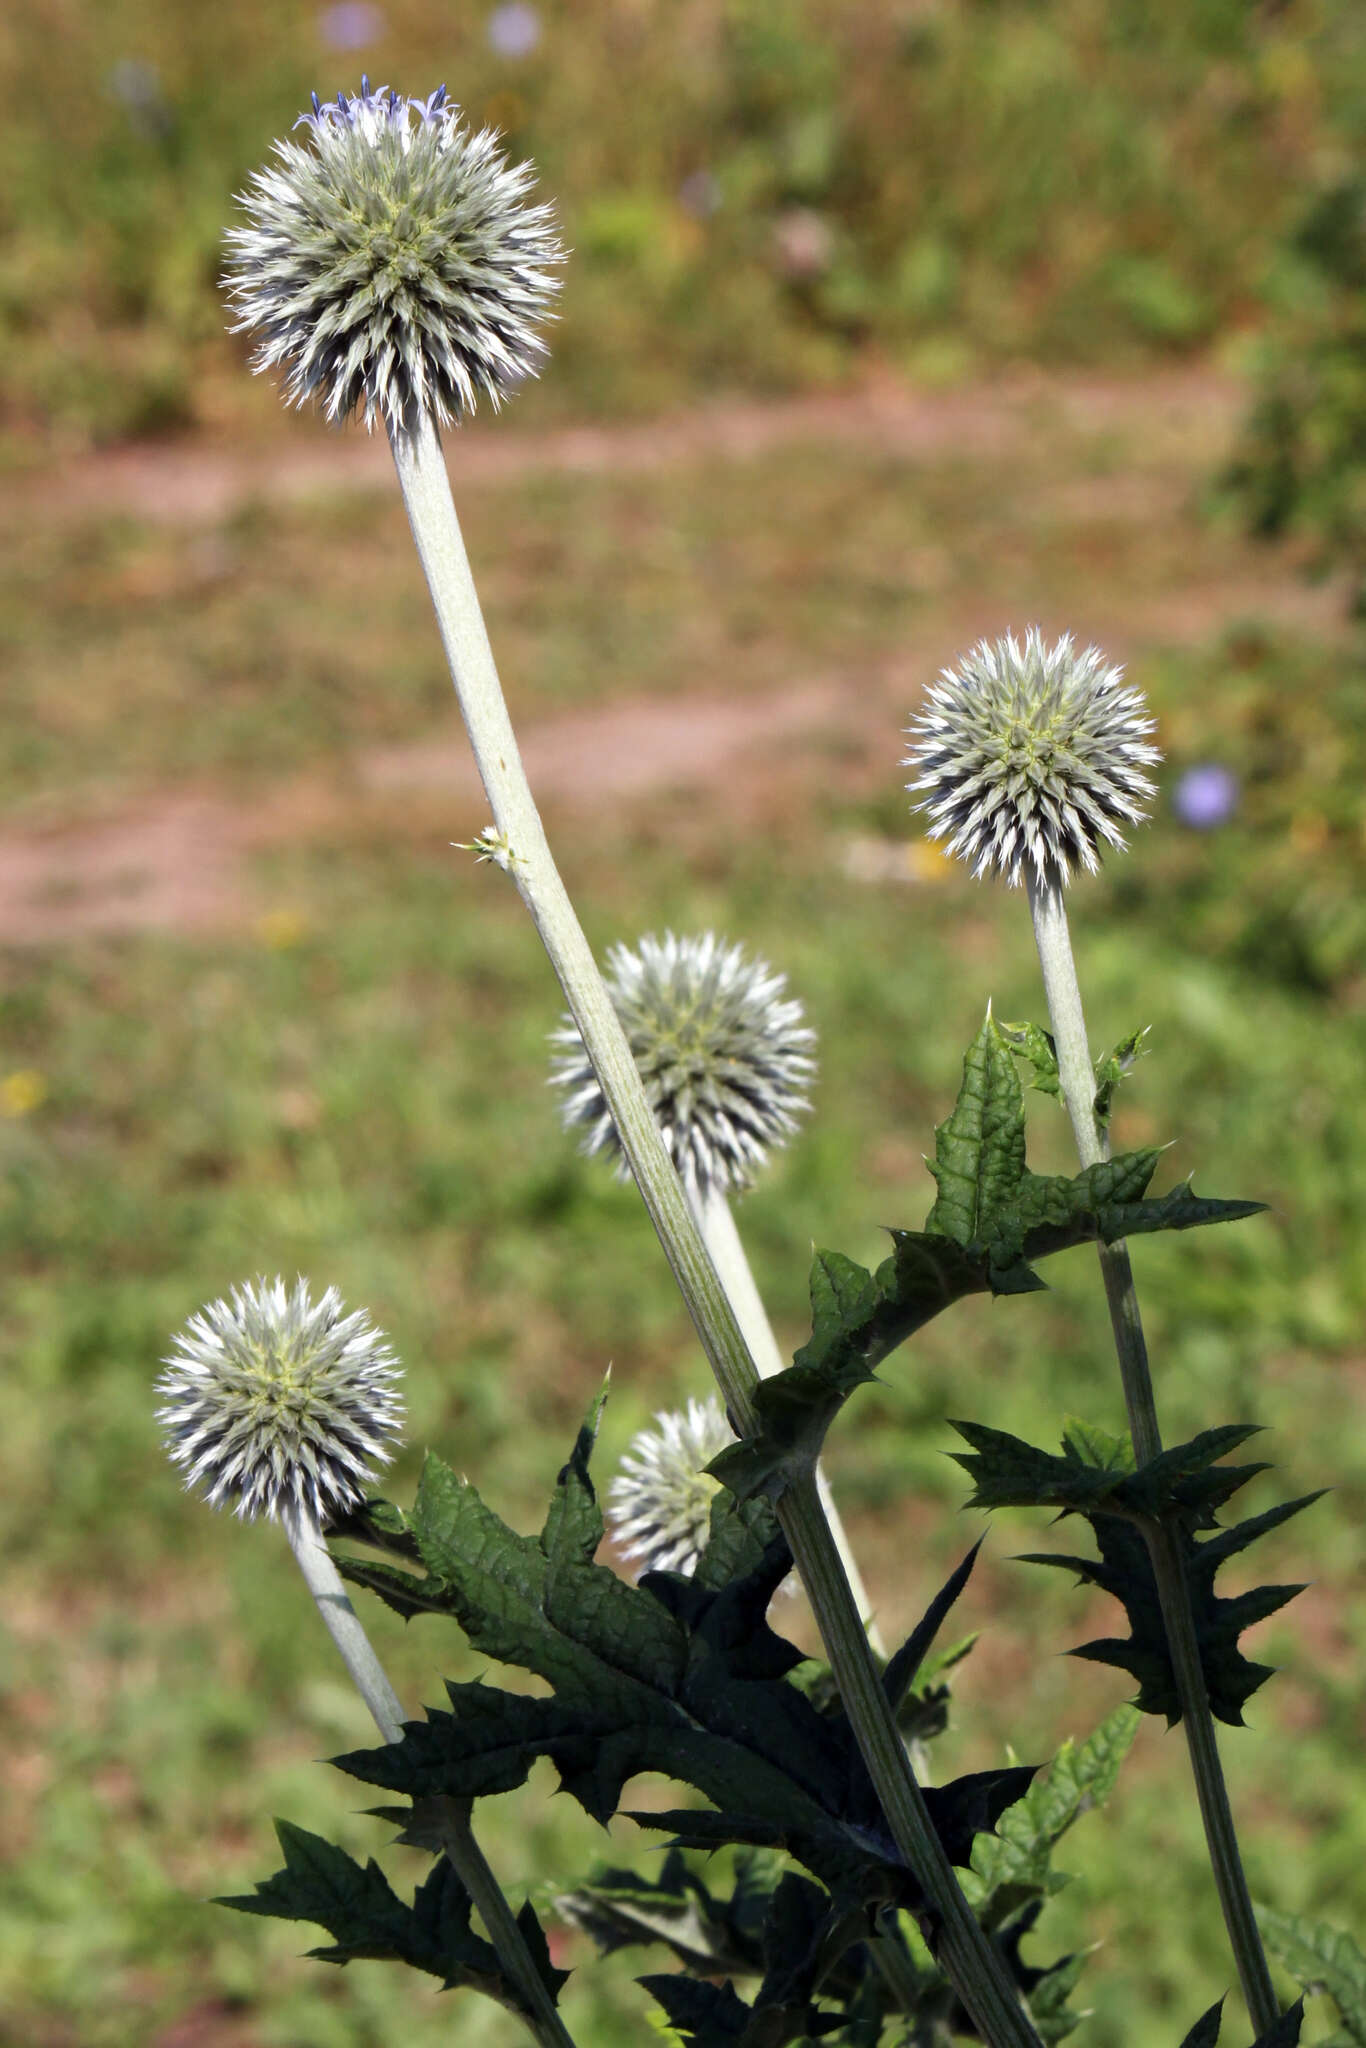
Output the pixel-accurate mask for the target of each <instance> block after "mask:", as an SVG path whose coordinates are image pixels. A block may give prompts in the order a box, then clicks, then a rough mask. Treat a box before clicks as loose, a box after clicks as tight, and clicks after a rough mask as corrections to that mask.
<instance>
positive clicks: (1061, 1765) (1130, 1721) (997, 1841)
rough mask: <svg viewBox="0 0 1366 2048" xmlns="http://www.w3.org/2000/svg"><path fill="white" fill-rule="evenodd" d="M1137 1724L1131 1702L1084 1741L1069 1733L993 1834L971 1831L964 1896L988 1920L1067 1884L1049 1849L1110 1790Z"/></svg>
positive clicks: (998, 1920) (999, 1920)
mask: <svg viewBox="0 0 1366 2048" xmlns="http://www.w3.org/2000/svg"><path fill="white" fill-rule="evenodd" d="M1138 1723H1139V1715H1138V1710H1137V1709H1136V1708H1135V1707H1131V1706H1123V1707H1117V1708H1116V1710H1115V1711H1114V1713H1112V1714H1110V1715H1108V1716H1107V1718H1106V1719H1105V1720H1104V1721H1102V1722H1101V1724H1100V1726H1099V1728H1097V1729H1096V1730H1095V1731H1094V1733H1092V1734H1091V1735H1089V1736H1088V1737H1087V1739H1086V1741H1085V1742H1083V1743H1081V1744H1077V1743H1075V1742H1074V1741H1072V1740H1071V1738H1070V1737H1069V1739H1068V1740H1067V1741H1066V1742H1064V1743H1063V1745H1062V1747H1061V1749H1060V1750H1059V1751H1058V1753H1057V1755H1056V1756H1055V1757H1054V1758H1053V1761H1052V1762H1051V1763H1050V1764H1049V1765H1048V1766H1047V1768H1046V1769H1045V1770H1043V1771H1041V1772H1040V1773H1039V1775H1038V1776H1037V1777H1036V1779H1035V1780H1034V1782H1033V1784H1032V1785H1031V1786H1030V1788H1029V1790H1028V1791H1027V1792H1026V1793H1025V1795H1024V1797H1023V1799H1021V1800H1020V1801H1019V1802H1018V1804H1017V1805H1015V1806H1012V1807H1011V1808H1010V1809H1009V1810H1008V1811H1007V1812H1006V1813H1004V1814H1002V1816H1001V1819H1000V1821H999V1823H998V1824H997V1828H996V1832H995V1833H994V1834H993V1835H979V1836H978V1837H977V1840H976V1841H975V1842H974V1843H973V1847H972V1877H971V1879H970V1880H969V1881H968V1896H969V1898H970V1900H971V1901H972V1904H973V1906H974V1908H975V1910H976V1911H977V1913H978V1915H979V1917H980V1918H982V1919H983V1921H984V1923H985V1924H986V1925H988V1926H992V1927H996V1926H1001V1925H1003V1924H1004V1923H1005V1922H1006V1921H1007V1920H1008V1919H1009V1918H1010V1917H1011V1916H1012V1915H1013V1914H1014V1913H1016V1912H1018V1911H1019V1909H1020V1908H1021V1906H1023V1905H1025V1904H1027V1903H1028V1902H1029V1901H1030V1899H1032V1898H1045V1897H1047V1896H1049V1895H1050V1894H1051V1893H1053V1892H1055V1891H1059V1890H1061V1888H1062V1886H1063V1885H1064V1884H1066V1883H1067V1881H1068V1880H1067V1878H1066V1877H1065V1876H1064V1875H1063V1874H1062V1873H1060V1872H1058V1871H1055V1870H1054V1869H1053V1868H1052V1855H1053V1851H1054V1849H1055V1848H1056V1846H1057V1844H1058V1843H1059V1841H1061V1839H1062V1837H1063V1835H1064V1834H1066V1832H1067V1830H1068V1829H1069V1828H1070V1827H1071V1826H1072V1824H1073V1822H1074V1821H1075V1820H1076V1819H1077V1818H1078V1817H1079V1816H1080V1815H1081V1814H1083V1813H1088V1812H1090V1811H1091V1809H1092V1808H1093V1807H1097V1806H1101V1805H1103V1804H1104V1802H1105V1800H1106V1799H1107V1798H1108V1797H1109V1795H1110V1793H1111V1792H1112V1791H1113V1790H1114V1786H1115V1781H1116V1779H1117V1778H1118V1776H1119V1769H1120V1765H1121V1764H1122V1763H1123V1761H1124V1759H1125V1757H1126V1756H1127V1755H1128V1752H1129V1748H1130V1745H1131V1744H1132V1742H1133V1739H1134V1736H1135V1734H1136V1733H1137V1730H1138Z"/></svg>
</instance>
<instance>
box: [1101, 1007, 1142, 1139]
mask: <svg viewBox="0 0 1366 2048" xmlns="http://www.w3.org/2000/svg"><path fill="white" fill-rule="evenodd" d="M1147 1035H1148V1026H1147V1025H1146V1024H1145V1025H1144V1026H1143V1028H1142V1030H1141V1031H1131V1032H1130V1033H1129V1036H1128V1037H1127V1038H1121V1040H1120V1042H1119V1044H1118V1045H1117V1046H1116V1047H1115V1049H1114V1051H1113V1052H1107V1053H1106V1054H1105V1055H1104V1057H1103V1058H1101V1059H1098V1060H1097V1061H1096V1099H1095V1112H1096V1116H1097V1117H1098V1118H1099V1120H1100V1122H1101V1123H1103V1124H1105V1123H1108V1122H1109V1121H1110V1111H1111V1109H1112V1107H1113V1106H1114V1099H1115V1090H1116V1088H1118V1086H1119V1084H1120V1082H1121V1081H1122V1080H1124V1079H1125V1077H1126V1075H1128V1074H1130V1073H1131V1072H1132V1071H1133V1068H1134V1064H1135V1062H1136V1061H1137V1060H1138V1059H1140V1058H1141V1056H1142V1054H1143V1053H1144V1052H1145V1051H1146V1049H1147V1048H1146V1047H1145V1046H1144V1043H1143V1041H1144V1039H1145V1038H1146V1037H1147Z"/></svg>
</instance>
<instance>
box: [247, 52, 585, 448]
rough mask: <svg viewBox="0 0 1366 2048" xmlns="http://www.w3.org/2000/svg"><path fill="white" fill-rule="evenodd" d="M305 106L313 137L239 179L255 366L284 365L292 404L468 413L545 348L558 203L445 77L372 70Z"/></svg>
mask: <svg viewBox="0 0 1366 2048" xmlns="http://www.w3.org/2000/svg"><path fill="white" fill-rule="evenodd" d="M299 123H303V124H306V125H307V127H308V128H309V129H310V130H311V131H312V147H311V148H308V147H304V146H301V145H300V144H299V143H296V142H277V143H276V145H275V152H276V158H277V161H276V162H274V163H272V164H268V165H266V166H265V167H264V168H263V169H261V170H259V171H256V172H254V173H253V174H252V176H251V178H250V179H249V180H248V183H247V188H246V190H245V191H244V192H241V193H239V194H238V203H239V205H241V206H242V207H243V208H244V209H245V211H246V213H247V215H248V216H249V222H250V224H249V225H248V226H246V227H237V228H230V229H229V230H228V232H227V236H226V240H227V243H228V250H229V254H228V265H227V273H226V276H225V278H224V283H225V286H226V288H227V291H228V296H229V299H230V301H231V304H232V307H233V311H234V312H235V313H236V315H237V319H236V322H235V325H234V328H233V332H234V333H238V332H241V331H243V330H246V331H249V332H251V333H254V334H255V335H256V336H257V337H258V338H257V343H256V349H255V352H254V355H253V357H252V366H253V368H254V369H256V370H271V369H276V368H279V369H282V370H283V371H284V372H285V377H284V396H285V398H286V400H287V402H288V403H289V404H291V405H302V404H304V403H305V401H306V400H308V399H312V398H317V399H318V400H320V402H321V403H322V406H323V410H324V412H325V413H326V415H327V417H328V419H330V420H344V419H348V418H349V417H350V416H351V415H352V414H353V413H357V412H359V413H361V414H362V415H363V417H364V419H365V423H366V425H367V427H373V426H374V424H375V422H376V420H382V421H383V423H384V425H385V426H386V427H387V428H388V430H389V432H390V434H391V435H399V434H407V433H410V432H412V431H413V429H414V428H415V427H416V426H417V424H418V422H419V421H420V420H421V419H422V418H423V417H424V416H425V417H426V418H429V419H430V420H432V421H434V422H435V423H436V425H438V426H442V427H444V426H448V425H449V424H450V423H451V422H452V421H453V420H461V419H464V418H465V417H466V416H467V415H468V414H469V413H471V412H473V410H474V407H475V402H476V400H477V399H478V397H479V395H480V393H483V394H485V395H486V396H487V397H488V398H489V399H490V400H491V401H492V403H493V405H494V407H495V408H496V407H497V405H498V402H499V400H500V398H501V397H502V395H503V392H504V391H505V390H506V389H507V388H508V387H509V386H510V385H513V384H516V383H518V382H520V380H521V379H522V378H524V377H527V376H531V375H534V374H535V372H536V368H537V364H538V361H539V359H540V357H541V356H543V355H544V354H545V343H544V342H543V341H542V339H541V338H540V335H539V334H538V333H537V332H536V325H537V323H538V322H539V321H541V320H543V319H545V318H546V317H547V314H548V309H549V307H550V303H551V301H552V300H553V298H554V295H555V293H556V292H557V291H558V289H559V280H558V278H557V277H556V276H555V274H554V272H555V267H556V266H557V265H559V264H560V263H562V262H563V260H564V252H563V249H562V248H561V245H560V241H559V237H558V235H557V233H556V226H555V215H554V211H553V209H552V208H551V207H549V206H544V205H542V206H533V205H530V204H528V202H527V194H528V192H529V191H530V190H531V188H532V186H533V184H534V182H535V175H534V172H533V171H532V168H531V166H530V165H529V164H509V163H508V162H507V160H506V158H505V157H504V156H503V155H502V154H501V153H500V151H499V147H498V136H497V135H496V134H495V132H494V131H493V130H492V129H489V128H484V129H480V130H478V131H477V132H475V131H472V130H471V129H469V128H467V127H466V126H465V125H464V124H463V122H462V119H461V114H460V109H459V108H458V107H456V106H453V105H452V104H451V102H450V101H449V100H448V99H447V97H446V88H445V87H444V86H442V87H441V88H440V90H439V91H438V92H434V93H433V94H432V95H431V97H430V98H429V99H426V100H417V99H404V98H402V97H401V96H400V95H399V94H398V93H396V92H392V91H390V89H389V88H388V87H387V86H381V87H380V88H378V90H376V91H371V88H370V81H369V79H362V80H361V91H360V93H359V94H358V95H356V96H355V97H353V98H349V97H348V96H347V95H346V94H345V93H338V95H337V99H336V102H335V104H329V105H326V106H324V105H322V104H320V102H319V100H318V96H317V94H316V93H315V94H314V95H313V111H312V112H311V113H306V114H301V115H300V116H299V122H298V123H296V124H295V125H296V126H298V125H299Z"/></svg>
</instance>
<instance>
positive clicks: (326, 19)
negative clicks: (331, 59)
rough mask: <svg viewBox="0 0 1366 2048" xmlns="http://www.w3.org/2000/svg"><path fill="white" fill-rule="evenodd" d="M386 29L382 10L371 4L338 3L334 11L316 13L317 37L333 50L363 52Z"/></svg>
mask: <svg viewBox="0 0 1366 2048" xmlns="http://www.w3.org/2000/svg"><path fill="white" fill-rule="evenodd" d="M388 26H389V24H388V22H387V21H386V20H385V18H384V10H383V8H381V7H374V6H372V5H371V4H370V0H338V4H337V5H336V6H335V7H323V8H320V9H319V11H318V34H319V36H320V37H321V38H322V40H323V41H324V42H325V43H326V44H328V46H329V47H330V48H331V49H334V50H363V49H364V48H365V45H366V44H367V43H373V42H376V41H377V40H378V38H379V37H380V36H382V35H383V34H384V31H385V30H386V29H387V28H388Z"/></svg>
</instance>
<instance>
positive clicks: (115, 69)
mask: <svg viewBox="0 0 1366 2048" xmlns="http://www.w3.org/2000/svg"><path fill="white" fill-rule="evenodd" d="M105 86H106V89H107V90H108V92H109V94H110V97H111V98H113V99H116V100H117V101H118V102H119V104H120V105H121V106H122V108H123V110H124V112H125V113H126V114H127V116H128V125H129V127H130V128H131V129H132V130H133V132H134V133H135V134H137V135H141V136H144V137H147V138H148V139H151V140H156V139H157V138H159V137H160V136H163V135H167V134H169V133H170V130H171V110H170V108H169V107H168V106H167V104H166V95H165V92H164V90H163V88H162V83H161V73H160V72H159V71H158V70H157V67H156V65H155V64H149V63H147V61H146V60H145V58H142V57H120V59H119V61H118V63H117V64H114V65H112V66H111V67H110V70H109V74H108V76H107V77H106V79H105Z"/></svg>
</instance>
